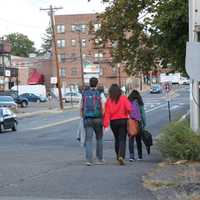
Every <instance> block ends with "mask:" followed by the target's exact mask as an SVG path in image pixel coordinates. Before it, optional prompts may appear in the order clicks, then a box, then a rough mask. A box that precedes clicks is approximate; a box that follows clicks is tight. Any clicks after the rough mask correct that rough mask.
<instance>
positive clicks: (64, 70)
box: [60, 67, 66, 78]
mask: <svg viewBox="0 0 200 200" xmlns="http://www.w3.org/2000/svg"><path fill="white" fill-rule="evenodd" d="M60 77H61V78H65V77H66V69H65V68H64V67H61V68H60Z"/></svg>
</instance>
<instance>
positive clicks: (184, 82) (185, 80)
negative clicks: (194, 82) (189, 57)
mask: <svg viewBox="0 0 200 200" xmlns="http://www.w3.org/2000/svg"><path fill="white" fill-rule="evenodd" d="M179 84H180V85H189V84H190V79H188V78H186V77H181V78H180V80H179Z"/></svg>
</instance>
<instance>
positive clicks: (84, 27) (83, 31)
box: [80, 24, 87, 33]
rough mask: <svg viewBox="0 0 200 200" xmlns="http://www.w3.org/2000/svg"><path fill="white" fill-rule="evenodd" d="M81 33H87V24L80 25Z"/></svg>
mask: <svg viewBox="0 0 200 200" xmlns="http://www.w3.org/2000/svg"><path fill="white" fill-rule="evenodd" d="M80 28H81V32H82V33H85V32H86V28H87V26H86V25H85V24H80Z"/></svg>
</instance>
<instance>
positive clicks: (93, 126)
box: [84, 118, 103, 162]
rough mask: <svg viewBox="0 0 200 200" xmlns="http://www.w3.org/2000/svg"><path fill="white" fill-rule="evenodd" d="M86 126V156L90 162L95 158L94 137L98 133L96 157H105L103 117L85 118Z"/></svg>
mask: <svg viewBox="0 0 200 200" xmlns="http://www.w3.org/2000/svg"><path fill="white" fill-rule="evenodd" d="M84 128H85V156H86V160H87V161H88V162H92V160H93V155H92V154H93V153H92V151H93V148H92V139H93V134H94V132H95V135H96V157H97V159H98V160H102V159H103V124H102V119H98V118H94V119H93V118H88V119H84Z"/></svg>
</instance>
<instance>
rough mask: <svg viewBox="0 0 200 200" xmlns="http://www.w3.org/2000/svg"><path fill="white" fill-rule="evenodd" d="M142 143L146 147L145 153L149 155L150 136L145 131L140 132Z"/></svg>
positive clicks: (151, 143) (151, 140) (151, 139)
mask: <svg viewBox="0 0 200 200" xmlns="http://www.w3.org/2000/svg"><path fill="white" fill-rule="evenodd" d="M142 141H143V142H144V144H145V146H146V150H147V153H148V154H150V148H151V146H152V145H153V137H152V134H151V133H150V132H149V131H147V130H143V131H142Z"/></svg>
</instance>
